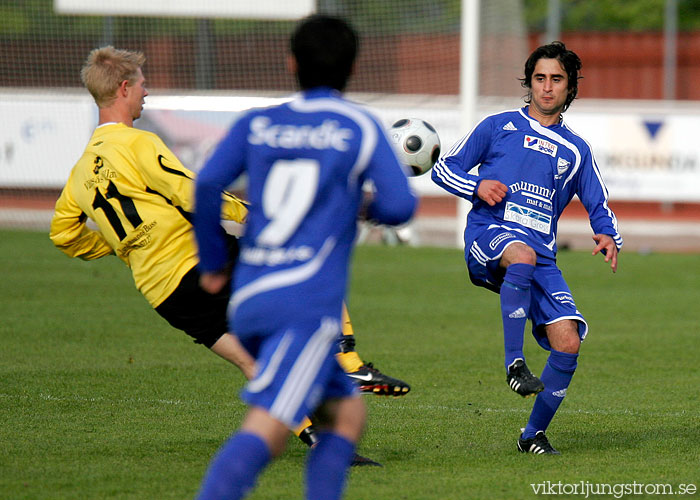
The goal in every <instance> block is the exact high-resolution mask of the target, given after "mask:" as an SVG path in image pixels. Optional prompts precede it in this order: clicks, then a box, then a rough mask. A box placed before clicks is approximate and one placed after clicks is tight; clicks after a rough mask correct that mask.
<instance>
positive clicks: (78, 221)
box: [49, 189, 114, 260]
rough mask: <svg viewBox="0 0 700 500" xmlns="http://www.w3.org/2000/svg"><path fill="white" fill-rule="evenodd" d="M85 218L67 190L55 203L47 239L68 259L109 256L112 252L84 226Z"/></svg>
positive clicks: (101, 238) (100, 234)
mask: <svg viewBox="0 0 700 500" xmlns="http://www.w3.org/2000/svg"><path fill="white" fill-rule="evenodd" d="M86 220H87V216H86V215H85V214H84V213H83V211H82V210H81V209H80V208H79V207H78V206H77V205H76V204H75V203H73V202H72V200H71V198H70V196H69V194H68V191H67V189H64V190H63V193H62V194H61V197H60V198H59V199H58V201H57V202H56V210H55V212H54V215H53V218H52V219H51V229H50V232H49V237H50V238H51V241H52V242H53V244H54V245H56V247H57V248H58V249H59V250H61V251H62V252H63V253H65V254H66V255H68V256H69V257H78V258H80V259H83V260H93V259H98V258H100V257H104V256H105V255H111V254H113V253H114V250H113V249H112V247H111V246H109V244H108V243H107V240H105V238H104V237H103V236H102V233H100V232H98V231H93V230H92V229H90V228H88V227H87V225H86V224H85V222H86Z"/></svg>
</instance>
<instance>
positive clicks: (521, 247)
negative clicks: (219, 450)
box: [501, 242, 537, 267]
mask: <svg viewBox="0 0 700 500" xmlns="http://www.w3.org/2000/svg"><path fill="white" fill-rule="evenodd" d="M511 264H529V265H531V266H534V265H535V264H537V254H536V253H535V251H534V250H533V249H532V248H531V247H529V246H528V245H526V244H525V243H519V242H517V243H513V244H512V245H510V246H509V247H508V248H506V250H505V252H503V257H502V258H501V266H502V267H508V266H509V265H511Z"/></svg>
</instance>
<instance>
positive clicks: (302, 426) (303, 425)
mask: <svg viewBox="0 0 700 500" xmlns="http://www.w3.org/2000/svg"><path fill="white" fill-rule="evenodd" d="M308 427H311V420H309V419H308V417H304V421H303V422H302V423H301V424H299V427H297V428H296V429H294V434H295V435H296V436H299V435H300V434H301V433H302V432H304V430H305V429H307V428H308Z"/></svg>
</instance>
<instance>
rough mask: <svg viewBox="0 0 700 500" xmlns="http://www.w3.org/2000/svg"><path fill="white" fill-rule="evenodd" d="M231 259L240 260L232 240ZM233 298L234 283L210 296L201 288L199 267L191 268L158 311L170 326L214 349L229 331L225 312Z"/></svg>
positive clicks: (230, 243)
mask: <svg viewBox="0 0 700 500" xmlns="http://www.w3.org/2000/svg"><path fill="white" fill-rule="evenodd" d="M229 254H230V256H231V260H232V261H235V259H236V258H237V257H238V241H237V239H236V238H234V237H231V238H230V241H229ZM230 297H231V284H230V282H229V283H228V284H226V285H225V286H224V287H223V288H222V289H221V291H220V292H219V293H217V294H210V293H208V292H206V291H204V290H203V289H202V288H201V287H200V286H199V271H198V270H197V267H193V268H192V269H190V270H189V271H188V272H187V274H185V276H183V278H182V280H180V284H179V285H178V286H177V288H176V289H175V291H174V292H173V293H171V294H170V296H169V297H168V298H167V299H165V300H164V301H163V302H162V303H161V304H160V305H159V306H158V307H156V308H155V309H156V312H157V313H158V314H160V315H161V316H162V317H163V318H165V319H166V320H167V321H168V323H170V324H171V325H172V326H174V327H175V328H177V329H178V330H182V331H184V332H185V333H186V334H187V335H189V336H190V337H193V338H194V341H195V342H196V343H197V344H204V345H205V346H207V347H211V346H213V345H214V344H215V343H216V341H217V340H219V338H221V336H222V335H223V334H225V333H227V332H228V318H227V315H226V310H227V308H228V302H229V298H230Z"/></svg>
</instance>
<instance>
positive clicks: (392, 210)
mask: <svg viewBox="0 0 700 500" xmlns="http://www.w3.org/2000/svg"><path fill="white" fill-rule="evenodd" d="M382 139H383V140H382ZM362 179H363V181H364V180H366V179H371V181H372V184H373V186H374V191H373V193H372V196H371V199H370V202H369V204H368V205H367V210H366V217H367V218H368V219H370V220H374V221H376V222H378V223H380V224H388V225H398V224H403V223H404V222H407V221H408V220H409V219H410V218H411V217H413V214H414V212H415V211H416V207H417V205H418V199H417V198H416V196H415V194H413V191H412V190H411V188H410V186H409V185H408V178H407V177H406V174H405V172H404V170H403V169H402V168H401V164H400V163H399V161H398V159H397V158H396V155H395V154H394V151H393V149H392V147H391V145H390V144H389V143H388V142H387V140H386V139H385V138H384V136H383V135H382V136H381V139H380V140H379V141H378V143H377V145H376V150H375V152H374V155H373V157H372V159H371V160H370V163H369V165H368V168H367V169H366V171H365V175H364V176H363V177H362ZM363 201H365V200H363Z"/></svg>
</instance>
